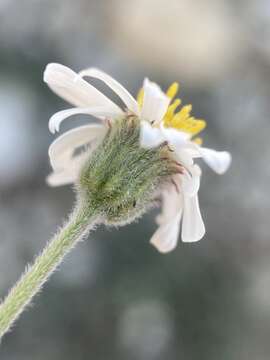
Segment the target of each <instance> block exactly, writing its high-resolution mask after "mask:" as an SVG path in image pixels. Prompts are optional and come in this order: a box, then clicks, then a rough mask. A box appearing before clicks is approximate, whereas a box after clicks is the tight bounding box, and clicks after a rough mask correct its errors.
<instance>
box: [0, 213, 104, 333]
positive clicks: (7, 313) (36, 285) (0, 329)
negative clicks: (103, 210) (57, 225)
mask: <svg viewBox="0 0 270 360" xmlns="http://www.w3.org/2000/svg"><path fill="white" fill-rule="evenodd" d="M96 223H97V216H96V215H95V211H93V210H91V211H89V209H84V208H80V209H75V211H74V214H72V215H71V216H70V219H69V221H68V222H67V224H66V225H64V227H63V228H62V229H61V230H60V231H59V232H58V233H57V234H56V235H55V236H54V237H53V238H52V240H51V241H49V242H48V244H47V245H46V247H45V249H44V250H43V251H42V252H41V254H40V255H39V256H38V257H37V258H36V259H35V261H34V263H33V264H32V265H31V266H28V267H27V268H26V271H25V273H24V274H23V275H22V277H21V278H20V280H19V281H18V282H17V283H16V284H15V285H14V287H13V288H12V289H11V290H10V292H9V294H8V295H7V297H6V298H5V299H4V301H3V302H2V303H1V305H0V339H1V338H2V336H3V335H4V334H5V333H6V332H7V331H8V330H9V329H10V328H11V326H12V325H13V323H14V322H15V320H16V319H17V318H18V317H19V315H20V314H21V313H22V312H23V310H24V309H25V307H26V306H27V305H28V304H29V303H30V302H31V299H32V298H33V296H34V295H35V294H36V293H37V292H38V291H39V290H40V289H41V288H42V286H43V284H44V283H45V282H46V280H47V279H48V278H49V277H50V275H51V274H52V273H53V271H54V270H55V269H56V268H57V266H58V265H59V264H60V263H61V261H62V260H63V258H64V256H65V255H66V254H67V253H68V252H69V251H70V250H71V249H72V248H73V247H74V246H75V245H76V244H77V243H78V242H79V241H80V240H82V238H83V237H84V236H85V235H86V234H87V233H88V231H89V230H90V229H91V228H93V226H94V225H95V224H96Z"/></svg>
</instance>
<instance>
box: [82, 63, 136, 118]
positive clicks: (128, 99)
mask: <svg viewBox="0 0 270 360" xmlns="http://www.w3.org/2000/svg"><path fill="white" fill-rule="evenodd" d="M79 75H80V76H81V77H84V76H90V77H93V78H96V79H99V80H101V81H103V82H104V83H105V84H106V85H107V86H109V87H110V88H111V89H112V90H113V91H114V92H115V93H116V94H117V95H118V96H119V97H120V99H121V100H122V101H123V102H124V104H125V105H126V106H127V108H128V109H129V110H131V111H132V112H133V113H134V114H136V115H139V106H138V103H137V101H136V100H135V99H134V97H133V96H132V95H131V94H130V93H129V92H128V91H127V89H125V88H124V86H122V85H121V84H120V83H119V82H118V81H117V80H115V79H114V78H112V77H111V76H110V75H108V74H106V73H105V72H103V71H100V70H99V69H95V68H89V69H86V70H82V71H80V72H79Z"/></svg>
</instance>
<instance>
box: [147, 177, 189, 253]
mask: <svg viewBox="0 0 270 360" xmlns="http://www.w3.org/2000/svg"><path fill="white" fill-rule="evenodd" d="M174 180H175V182H179V181H180V176H178V175H176V176H175V178H174ZM182 210H183V195H182V194H181V193H179V192H178V191H177V190H176V188H175V187H174V186H173V185H172V186H171V187H168V188H167V189H165V190H164V191H163V192H162V212H161V214H159V215H158V216H157V218H156V221H157V223H158V225H159V227H158V229H157V231H156V232H155V233H154V235H153V236H152V238H151V240H150V242H151V244H153V245H154V246H155V247H156V248H157V249H158V250H159V251H160V252H162V253H166V252H169V251H171V250H173V249H174V248H175V246H176V245H177V241H178V237H179V230H180V222H181V216H182Z"/></svg>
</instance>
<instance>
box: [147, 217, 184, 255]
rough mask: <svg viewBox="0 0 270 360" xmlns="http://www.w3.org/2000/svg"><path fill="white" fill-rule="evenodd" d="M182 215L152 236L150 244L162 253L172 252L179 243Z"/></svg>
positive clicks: (161, 227)
mask: <svg viewBox="0 0 270 360" xmlns="http://www.w3.org/2000/svg"><path fill="white" fill-rule="evenodd" d="M180 220H181V214H178V215H177V217H175V218H173V219H172V220H171V222H168V223H165V224H164V225H161V226H160V227H159V228H158V229H157V231H156V232H155V233H154V235H153V236H152V238H151V240H150V243H151V244H152V245H154V246H155V247H156V248H157V249H158V251H160V252H161V253H167V252H169V251H172V250H173V249H174V248H175V247H176V245H177V241H178V236H179V229H180Z"/></svg>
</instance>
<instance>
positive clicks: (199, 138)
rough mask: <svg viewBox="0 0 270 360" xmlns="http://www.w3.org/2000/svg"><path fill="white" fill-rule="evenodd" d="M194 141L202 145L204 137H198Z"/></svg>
mask: <svg viewBox="0 0 270 360" xmlns="http://www.w3.org/2000/svg"><path fill="white" fill-rule="evenodd" d="M193 142H195V144H197V145H202V143H203V139H202V138H201V137H196V138H195V139H194V140H193Z"/></svg>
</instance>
